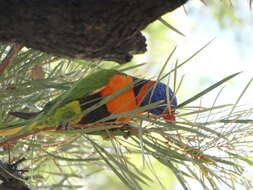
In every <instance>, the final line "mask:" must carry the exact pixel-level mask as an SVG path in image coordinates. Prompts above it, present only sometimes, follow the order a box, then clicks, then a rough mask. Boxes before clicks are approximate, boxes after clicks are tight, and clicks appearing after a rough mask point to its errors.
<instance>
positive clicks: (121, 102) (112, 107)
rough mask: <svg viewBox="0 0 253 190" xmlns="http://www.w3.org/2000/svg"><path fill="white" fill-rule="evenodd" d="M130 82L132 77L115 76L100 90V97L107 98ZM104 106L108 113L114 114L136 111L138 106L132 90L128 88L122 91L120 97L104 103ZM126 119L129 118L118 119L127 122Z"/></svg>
mask: <svg viewBox="0 0 253 190" xmlns="http://www.w3.org/2000/svg"><path fill="white" fill-rule="evenodd" d="M132 82H133V79H132V77H129V76H126V75H120V74H116V75H114V76H113V77H112V78H111V79H110V81H109V83H108V84H107V85H106V86H105V88H104V89H102V90H101V92H100V95H102V96H109V95H111V94H113V93H114V92H116V91H118V90H120V89H121V88H123V87H125V86H126V85H128V84H129V83H132ZM106 106H107V109H108V111H109V112H110V113H114V114H117V113H123V112H127V111H130V110H134V109H136V108H137V107H138V105H137V103H136V98H135V95H134V91H133V88H132V87H130V88H129V89H128V90H126V91H124V92H123V93H121V94H120V95H118V96H116V97H115V98H113V99H112V100H110V101H108V102H107V103H106ZM128 119H130V118H129V117H123V118H119V120H128Z"/></svg>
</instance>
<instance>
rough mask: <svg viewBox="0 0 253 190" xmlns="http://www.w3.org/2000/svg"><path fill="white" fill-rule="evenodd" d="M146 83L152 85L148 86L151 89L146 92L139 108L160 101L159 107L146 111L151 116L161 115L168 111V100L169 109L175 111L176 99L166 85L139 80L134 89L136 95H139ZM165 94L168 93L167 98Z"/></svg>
mask: <svg viewBox="0 0 253 190" xmlns="http://www.w3.org/2000/svg"><path fill="white" fill-rule="evenodd" d="M146 83H152V85H150V88H151V89H149V91H148V92H147V94H146V96H145V98H144V100H143V101H142V103H141V106H145V105H149V104H151V103H155V102H158V101H162V103H161V106H158V107H156V108H153V109H150V110H148V111H149V112H150V113H152V114H155V115H161V114H163V113H164V112H165V111H166V110H168V99H169V101H170V107H171V108H172V110H175V109H176V107H177V99H176V97H175V96H173V91H172V90H171V89H170V88H169V87H167V85H165V84H163V83H161V82H158V83H155V82H154V81H148V80H141V81H140V82H138V83H137V84H136V85H135V87H134V91H135V94H136V95H138V94H139V92H140V90H141V88H142V87H143V86H144V85H145V84H146ZM167 93H168V96H167Z"/></svg>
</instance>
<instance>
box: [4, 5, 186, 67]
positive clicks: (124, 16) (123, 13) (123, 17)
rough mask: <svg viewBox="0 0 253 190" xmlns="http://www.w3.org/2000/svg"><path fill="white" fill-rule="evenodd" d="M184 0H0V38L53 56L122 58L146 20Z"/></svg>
mask: <svg viewBox="0 0 253 190" xmlns="http://www.w3.org/2000/svg"><path fill="white" fill-rule="evenodd" d="M186 1H187V0H0V41H4V42H15V43H20V44H22V45H25V46H27V47H31V48H34V49H38V50H41V51H44V52H47V53H50V54H54V55H58V56H67V57H74V58H81V59H86V60H112V61H116V62H119V63H124V62H127V61H129V60H130V59H131V57H132V55H133V54H136V53H143V52H145V51H146V44H145V38H144V36H143V35H142V34H141V32H140V31H141V30H142V29H144V28H145V27H146V26H147V25H148V24H149V23H151V22H153V21H154V20H156V19H157V18H159V17H160V16H161V15H163V14H164V13H167V12H169V11H172V10H174V9H176V8H177V7H179V6H181V5H182V4H184V3H185V2H186Z"/></svg>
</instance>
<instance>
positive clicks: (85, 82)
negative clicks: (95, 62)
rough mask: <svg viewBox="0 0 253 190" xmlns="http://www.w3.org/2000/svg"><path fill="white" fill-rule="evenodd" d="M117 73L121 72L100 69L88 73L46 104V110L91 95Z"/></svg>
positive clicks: (51, 109)
mask: <svg viewBox="0 0 253 190" xmlns="http://www.w3.org/2000/svg"><path fill="white" fill-rule="evenodd" d="M115 74H120V72H119V71H116V70H100V71H97V72H95V73H93V74H90V75H88V76H87V77H85V78H83V79H81V80H79V81H78V82H77V83H76V84H75V85H74V86H73V87H72V89H70V90H68V91H66V92H65V93H63V94H62V95H60V96H58V97H57V98H55V99H54V100H52V101H51V102H49V103H48V104H46V105H45V107H44V111H45V112H48V111H49V110H50V111H53V110H55V109H56V108H58V107H60V106H63V105H64V104H66V103H68V102H71V101H73V100H76V99H78V98H81V97H84V96H87V95H89V94H90V93H92V92H94V91H95V90H97V89H99V88H102V87H103V86H105V85H106V84H107V83H108V82H109V80H110V78H111V77H112V76H113V75H115Z"/></svg>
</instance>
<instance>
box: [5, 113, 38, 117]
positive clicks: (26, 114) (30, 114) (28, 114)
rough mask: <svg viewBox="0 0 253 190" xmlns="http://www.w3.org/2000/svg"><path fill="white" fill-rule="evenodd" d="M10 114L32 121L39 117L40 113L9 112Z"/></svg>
mask: <svg viewBox="0 0 253 190" xmlns="http://www.w3.org/2000/svg"><path fill="white" fill-rule="evenodd" d="M8 114H9V115H12V116H15V117H19V118H22V119H31V118H33V117H35V116H37V115H39V114H40V112H9V113H8Z"/></svg>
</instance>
